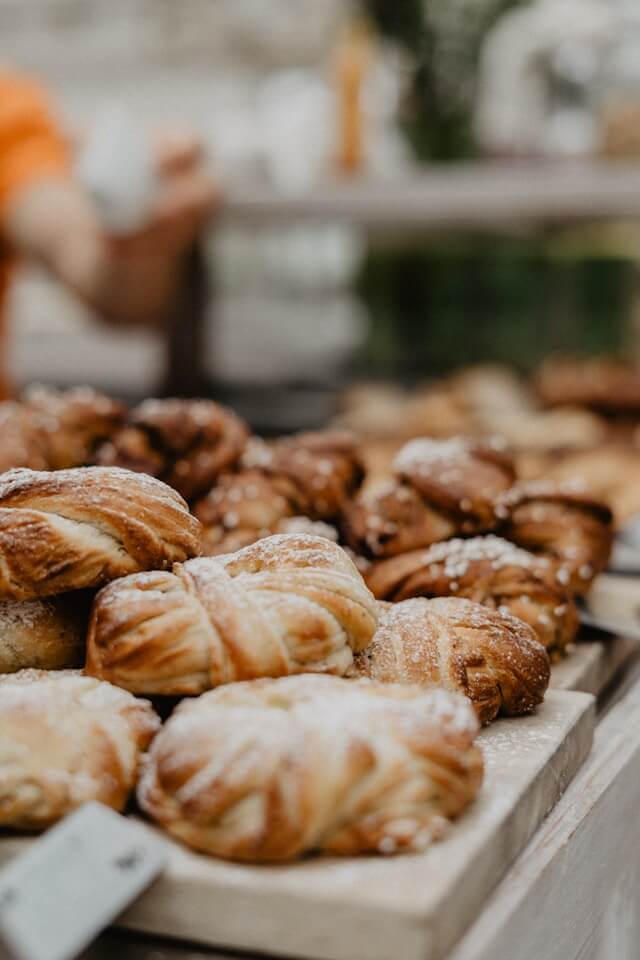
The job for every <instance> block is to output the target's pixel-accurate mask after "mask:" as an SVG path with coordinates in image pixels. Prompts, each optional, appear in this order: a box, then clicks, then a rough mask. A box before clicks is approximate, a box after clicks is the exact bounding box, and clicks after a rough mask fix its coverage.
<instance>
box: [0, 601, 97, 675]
mask: <svg viewBox="0 0 640 960" xmlns="http://www.w3.org/2000/svg"><path fill="white" fill-rule="evenodd" d="M88 619H89V600H88V597H85V596H83V595H82V594H81V593H74V594H69V595H65V596H61V597H52V598H50V599H47V600H17V601H14V600H0V674H2V673H15V672H16V671H18V670H22V669H24V668H26V667H34V668H37V669H39V670H60V669H62V668H63V667H79V666H81V665H82V663H83V662H84V654H85V641H86V636H87V624H88Z"/></svg>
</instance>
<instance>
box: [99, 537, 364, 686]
mask: <svg viewBox="0 0 640 960" xmlns="http://www.w3.org/2000/svg"><path fill="white" fill-rule="evenodd" d="M377 616H378V612H377V605H376V602H375V600H374V599H373V597H372V596H371V594H370V593H369V591H368V590H367V588H366V586H365V584H364V581H363V579H362V577H361V576H360V574H359V573H358V571H357V570H356V568H355V566H354V565H353V563H352V562H351V560H350V559H349V557H348V556H347V555H346V553H345V552H344V551H343V550H342V549H341V548H340V547H338V546H337V545H336V544H335V543H332V542H331V541H330V540H327V539H325V538H323V537H309V536H296V535H293V534H289V535H286V534H281V535H279V536H273V537H267V538H265V539H264V540H259V541H258V542H257V543H254V544H251V545H250V546H248V547H244V549H242V550H239V551H238V552H237V553H232V554H226V555H225V556H222V557H201V558H199V559H197V560H190V561H188V562H187V563H184V564H176V565H175V566H174V568H173V573H163V572H154V573H146V574H141V575H137V576H132V577H126V578H124V579H122V580H118V581H116V582H115V583H112V584H110V585H109V586H108V587H107V588H105V589H104V590H102V591H101V592H100V593H99V594H98V596H97V598H96V600H95V603H94V608H93V613H92V617H91V624H90V627H89V637H88V644H87V665H86V669H87V672H88V673H90V674H92V675H93V676H97V677H102V678H103V679H105V680H111V681H112V682H113V683H117V684H118V686H121V687H124V688H125V689H127V690H131V691H133V692H134V693H156V694H169V695H173V694H194V693H202V691H204V690H209V689H210V688H211V687H216V686H218V685H219V684H223V683H231V682H232V681H236V680H248V679H253V678H254V677H277V676H282V675H285V674H289V673H301V672H304V671H313V672H317V671H319V672H323V673H338V674H342V673H345V672H346V670H347V669H348V668H349V667H350V666H351V663H352V660H353V652H354V651H355V652H357V651H358V650H362V649H364V647H366V645H367V644H368V643H369V642H370V640H371V637H372V636H373V634H374V631H375V629H376V625H377Z"/></svg>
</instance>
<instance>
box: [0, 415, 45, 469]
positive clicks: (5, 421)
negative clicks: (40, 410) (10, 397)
mask: <svg viewBox="0 0 640 960" xmlns="http://www.w3.org/2000/svg"><path fill="white" fill-rule="evenodd" d="M47 453H48V451H47V445H46V441H45V438H44V436H43V432H42V430H40V428H39V427H38V425H37V423H35V422H34V419H33V417H32V416H31V414H30V413H29V412H28V411H27V410H26V409H25V408H24V407H23V405H22V404H20V403H13V402H11V401H6V402H5V403H0V473H4V472H5V471H6V470H11V469H12V468H13V467H30V468H31V469H33V470H46V469H47V467H48V466H49V461H48V457H47Z"/></svg>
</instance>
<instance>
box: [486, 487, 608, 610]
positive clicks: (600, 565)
mask: <svg viewBox="0 0 640 960" xmlns="http://www.w3.org/2000/svg"><path fill="white" fill-rule="evenodd" d="M501 505H503V506H504V511H505V512H508V519H507V520H506V521H505V523H504V526H503V528H502V531H501V532H502V534H503V535H504V536H505V537H506V538H507V539H509V540H512V541H513V542H514V543H516V544H518V545H519V546H521V547H524V548H525V549H526V550H531V551H533V552H534V553H541V554H543V555H545V554H546V555H548V556H551V557H553V558H555V559H556V560H557V561H558V563H559V564H560V570H561V571H562V573H561V574H560V576H561V577H562V579H564V580H566V581H567V584H568V585H570V587H571V589H572V590H573V591H574V592H575V593H577V594H584V593H586V592H587V590H588V589H589V587H590V586H591V583H592V582H593V579H594V578H595V577H596V576H597V575H598V574H599V573H602V571H603V570H605V569H606V567H607V564H608V562H609V557H610V556H611V550H612V547H613V535H614V530H613V514H612V512H611V510H610V509H609V507H608V506H607V505H606V504H605V503H603V502H602V501H600V500H597V499H595V498H594V497H592V496H590V495H589V494H587V493H586V492H584V491H582V490H579V489H576V487H575V486H573V487H572V486H570V485H564V486H562V485H560V484H554V483H550V482H545V481H539V482H532V483H527V484H521V485H519V486H516V487H514V488H513V489H512V490H511V491H509V493H507V494H506V495H505V496H504V497H503V498H502V500H501ZM567 578H568V579H567Z"/></svg>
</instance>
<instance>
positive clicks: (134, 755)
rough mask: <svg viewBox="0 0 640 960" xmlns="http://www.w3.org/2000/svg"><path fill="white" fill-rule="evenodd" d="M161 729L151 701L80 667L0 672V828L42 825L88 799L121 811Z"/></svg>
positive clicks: (31, 827) (34, 827)
mask: <svg viewBox="0 0 640 960" xmlns="http://www.w3.org/2000/svg"><path fill="white" fill-rule="evenodd" d="M159 726H160V720H159V718H158V717H157V715H156V714H155V713H154V711H153V709H152V707H151V705H150V704H149V703H147V702H146V701H143V700H137V699H136V698H135V697H132V696H131V694H130V693H127V692H126V691H124V690H119V689H118V688H117V687H114V686H112V685H111V684H109V683H102V682H101V681H99V680H94V679H93V678H92V677H85V676H82V674H81V673H79V672H78V671H73V670H58V671H51V672H47V671H40V670H22V671H20V672H19V673H15V674H10V675H7V676H4V677H0V769H1V770H2V776H1V777H0V826H3V827H11V828H14V829H20V830H41V829H43V828H44V827H47V826H49V825H50V824H51V823H54V822H55V821H56V820H59V819H60V818H61V817H63V816H65V815H66V814H67V813H69V812H70V811H71V810H74V809H75V808H76V807H79V806H81V805H82V804H83V803H86V802H87V801H89V800H98V801H100V803H104V804H106V805H107V806H109V807H112V808H113V809H114V810H122V809H123V808H124V806H125V804H126V802H127V799H128V797H129V794H130V792H131V790H132V789H133V787H134V786H135V783H136V780H137V774H138V764H139V759H140V752H141V751H142V750H144V749H145V748H146V747H147V746H148V744H149V742H150V741H151V738H152V737H153V736H154V734H155V733H156V731H157V730H158V728H159Z"/></svg>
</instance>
